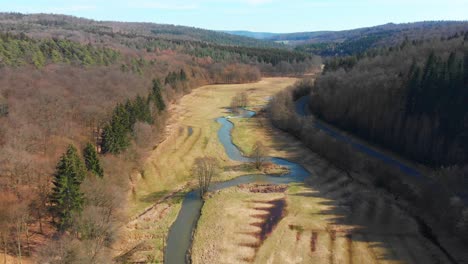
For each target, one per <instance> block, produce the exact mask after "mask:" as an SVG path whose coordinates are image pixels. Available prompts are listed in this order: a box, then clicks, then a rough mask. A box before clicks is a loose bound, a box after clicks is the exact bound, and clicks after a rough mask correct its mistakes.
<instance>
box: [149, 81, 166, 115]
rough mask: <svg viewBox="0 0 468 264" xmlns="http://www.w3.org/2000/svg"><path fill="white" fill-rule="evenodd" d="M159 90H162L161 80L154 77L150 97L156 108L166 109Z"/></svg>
mask: <svg viewBox="0 0 468 264" xmlns="http://www.w3.org/2000/svg"><path fill="white" fill-rule="evenodd" d="M161 90H162V85H161V82H160V81H159V80H157V79H154V80H153V90H152V97H153V100H154V103H155V104H156V107H157V108H158V110H159V111H164V109H166V104H165V103H164V99H163V98H162V94H161Z"/></svg>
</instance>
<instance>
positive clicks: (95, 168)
mask: <svg viewBox="0 0 468 264" xmlns="http://www.w3.org/2000/svg"><path fill="white" fill-rule="evenodd" d="M83 157H84V161H85V165H86V168H87V169H88V171H90V172H92V173H94V174H96V175H97V176H99V177H101V178H102V177H103V176H104V170H103V169H102V167H101V163H100V162H99V158H98V154H97V152H96V148H95V147H94V145H93V144H91V143H88V144H86V147H85V149H84V151H83Z"/></svg>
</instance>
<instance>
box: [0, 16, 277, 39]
mask: <svg viewBox="0 0 468 264" xmlns="http://www.w3.org/2000/svg"><path fill="white" fill-rule="evenodd" d="M0 29H1V31H8V32H10V33H22V32H23V33H26V34H31V35H34V36H35V37H41V36H44V34H48V33H51V34H54V35H56V36H67V34H65V33H68V35H74V36H73V37H74V38H75V39H74V40H76V41H80V40H81V41H82V40H83V39H84V38H86V37H87V36H86V35H88V36H89V35H95V34H97V35H107V36H113V35H122V36H123V35H125V36H127V37H128V38H137V37H155V38H158V39H166V40H186V41H199V42H205V43H211V44H218V45H226V46H245V47H257V48H284V45H280V44H277V43H274V42H271V41H262V40H256V39H253V38H247V37H242V36H234V35H231V34H227V33H223V32H218V31H212V30H206V29H200V28H194V27H184V26H175V25H167V24H155V23H130V22H114V21H94V20H91V19H85V18H79V17H73V16H66V15H53V14H28V15H26V14H21V13H0Z"/></svg>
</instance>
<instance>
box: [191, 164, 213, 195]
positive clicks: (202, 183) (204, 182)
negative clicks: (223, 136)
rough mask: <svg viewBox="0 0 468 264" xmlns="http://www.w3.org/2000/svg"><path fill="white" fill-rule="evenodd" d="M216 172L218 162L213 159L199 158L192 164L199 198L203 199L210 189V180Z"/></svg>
mask: <svg viewBox="0 0 468 264" xmlns="http://www.w3.org/2000/svg"><path fill="white" fill-rule="evenodd" d="M217 170H218V160H217V159H216V158H214V157H199V158H196V159H195V162H194V164H193V168H192V171H193V174H194V175H195V177H197V178H198V185H199V188H200V196H201V197H203V196H204V195H205V193H206V192H207V191H208V188H209V187H210V183H211V180H212V179H213V177H214V176H215V175H216V173H217Z"/></svg>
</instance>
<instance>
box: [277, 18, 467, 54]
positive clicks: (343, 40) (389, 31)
mask: <svg viewBox="0 0 468 264" xmlns="http://www.w3.org/2000/svg"><path fill="white" fill-rule="evenodd" d="M467 29H468V23H467V22H458V21H427V22H417V23H406V24H392V23H390V24H385V25H381V26H375V27H369V28H359V29H353V30H344V31H335V32H334V31H329V32H311V33H297V34H285V35H280V36H277V38H273V39H272V40H283V41H284V40H288V41H289V43H290V44H294V45H296V48H295V49H296V50H297V51H302V52H308V53H312V54H317V55H321V56H346V55H359V54H361V53H365V52H366V51H368V50H370V49H373V48H381V47H391V46H395V45H398V44H401V43H402V42H403V41H405V40H409V41H413V40H421V39H426V40H429V39H433V38H448V37H450V36H453V35H454V34H456V33H457V32H464V31H466V30H467Z"/></svg>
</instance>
